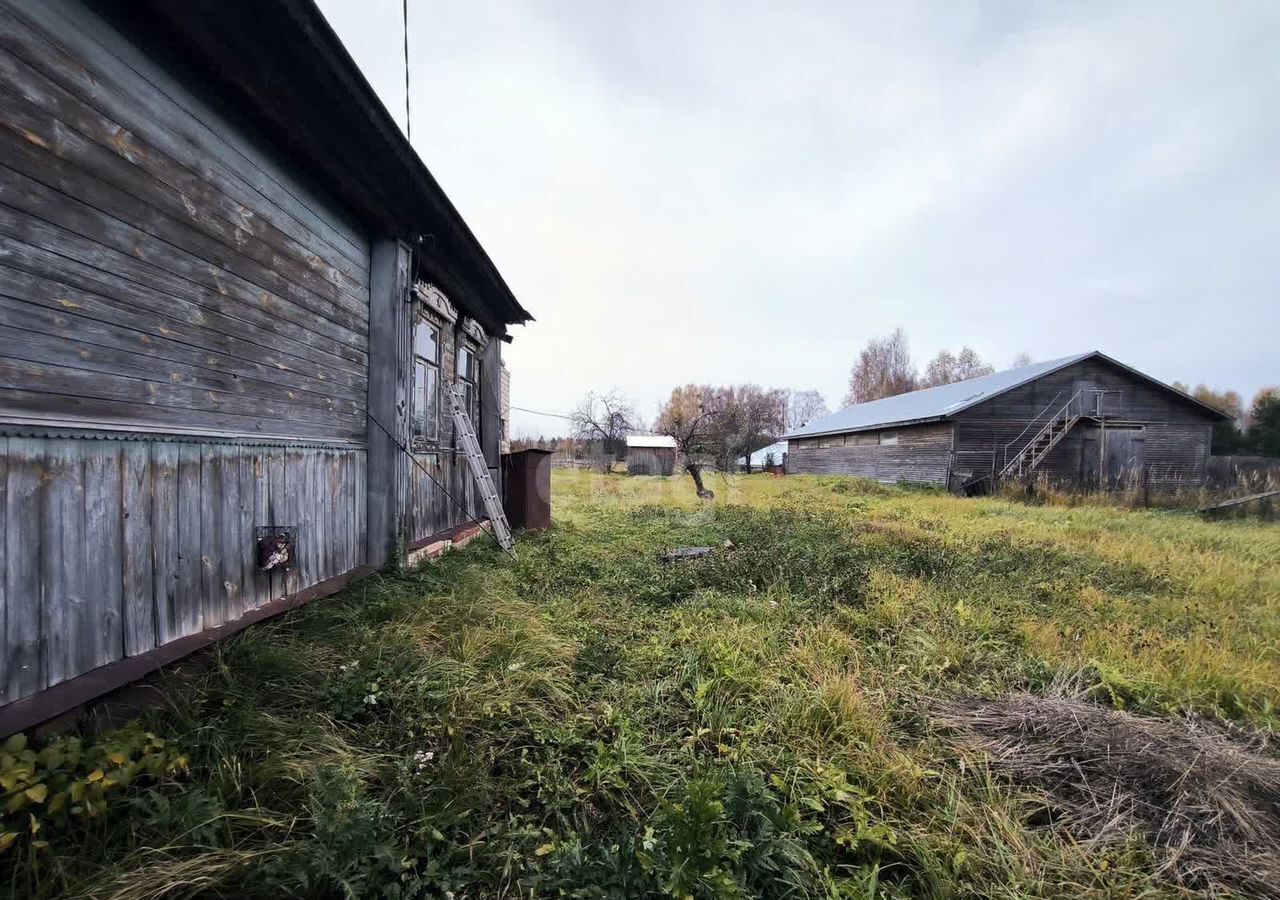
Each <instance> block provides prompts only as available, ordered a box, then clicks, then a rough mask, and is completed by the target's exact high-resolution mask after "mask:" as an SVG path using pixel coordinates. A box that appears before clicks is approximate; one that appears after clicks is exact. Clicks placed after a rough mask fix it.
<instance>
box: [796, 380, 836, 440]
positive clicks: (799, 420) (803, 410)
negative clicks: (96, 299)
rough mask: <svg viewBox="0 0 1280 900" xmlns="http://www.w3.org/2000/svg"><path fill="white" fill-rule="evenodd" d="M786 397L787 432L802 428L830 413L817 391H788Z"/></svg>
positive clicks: (825, 402)
mask: <svg viewBox="0 0 1280 900" xmlns="http://www.w3.org/2000/svg"><path fill="white" fill-rule="evenodd" d="M787 393H788V397H787V430H788V431H793V430H795V429H797V428H803V427H804V426H805V425H807V424H808V423H810V422H812V421H813V420H814V419H820V418H822V417H823V416H825V415H826V414H827V413H829V412H830V410H829V409H827V401H826V400H824V399H823V397H822V394H820V393H819V392H818V391H813V390H809V391H788V392H787Z"/></svg>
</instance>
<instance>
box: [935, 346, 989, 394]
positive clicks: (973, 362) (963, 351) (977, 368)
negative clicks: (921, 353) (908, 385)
mask: <svg viewBox="0 0 1280 900" xmlns="http://www.w3.org/2000/svg"><path fill="white" fill-rule="evenodd" d="M994 371H995V367H994V366H989V365H987V364H986V363H984V362H983V361H982V357H980V356H979V355H978V353H977V351H976V350H974V349H973V348H972V347H967V346H966V347H961V348H960V353H959V354H953V353H952V352H951V351H950V350H946V349H943V350H939V351H938V355H937V356H935V357H934V358H933V359H931V360H929V364H928V365H927V366H925V369H924V378H923V379H922V380H921V382H920V386H921V387H937V386H938V385H942V384H954V383H955V382H957V381H968V380H969V379H970V378H980V377H982V376H983V375H990V374H991V373H992V372H994Z"/></svg>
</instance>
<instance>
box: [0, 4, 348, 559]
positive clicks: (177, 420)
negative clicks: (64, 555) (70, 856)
mask: <svg viewBox="0 0 1280 900" xmlns="http://www.w3.org/2000/svg"><path fill="white" fill-rule="evenodd" d="M198 89H199V88H197V90H198ZM368 311H369V248H368V241H367V238H366V236H365V235H363V234H362V233H361V231H360V229H359V228H358V227H356V226H354V225H352V224H351V223H350V222H349V221H348V220H347V218H346V217H345V215H344V214H343V213H342V212H341V211H340V210H339V209H337V208H336V207H335V206H334V205H333V204H332V203H331V202H329V201H328V200H326V199H325V198H324V197H322V196H321V194H320V193H319V192H318V191H317V190H315V189H313V188H311V187H310V186H308V185H306V184H304V183H303V182H302V180H301V179H300V178H298V177H296V176H294V175H292V174H290V173H289V171H288V164H287V162H284V161H282V160H280V159H279V158H278V157H277V156H276V155H275V154H274V153H273V152H272V151H271V150H269V149H267V148H265V147H264V146H262V145H260V144H259V143H258V142H257V140H256V139H255V138H254V137H253V136H252V135H251V134H250V132H249V130H248V129H246V128H244V127H241V126H240V125H238V124H237V123H235V122H230V121H227V120H226V119H225V118H224V117H223V116H222V115H221V114H220V113H217V112H215V111H214V107H213V105H212V104H210V103H207V102H205V101H204V100H203V99H202V98H200V97H199V96H197V94H196V93H195V92H193V90H192V89H191V88H190V87H189V86H187V85H185V84H184V83H182V81H181V80H179V79H176V78H174V77H173V76H172V75H171V73H169V72H167V71H166V70H164V69H162V68H161V67H159V66H158V65H157V64H156V63H155V62H154V61H153V60H151V59H149V58H148V57H146V56H145V55H144V54H142V53H141V52H140V51H139V50H138V48H136V47H134V46H133V45H131V44H130V43H129V41H127V40H126V39H125V38H124V37H122V36H121V35H120V34H118V33H116V32H115V31H113V30H112V29H111V28H110V27H109V26H107V25H106V24H105V23H103V22H102V21H101V20H99V19H98V18H96V17H95V16H94V15H93V14H92V13H90V12H89V11H88V10H87V9H86V8H85V6H84V5H83V4H81V3H78V2H75V0H47V2H45V0H0V421H6V420H7V421H9V422H14V423H35V422H43V423H51V424H73V425H81V426H92V427H125V428H136V429H144V430H153V431H163V432H169V433H173V432H181V433H190V434H207V433H217V434H227V435H249V436H253V435H261V436H272V437H298V438H305V439H319V440H344V441H345V440H352V441H363V440H364V439H365V428H366V426H365V418H364V410H365V402H366V394H367V378H368V373H367V368H368V350H369V343H368V334H369V329H368V318H369V312H368ZM212 465H213V468H212V469H209V468H206V469H205V471H206V474H207V475H209V477H211V478H212V479H213V480H214V481H215V482H217V483H218V484H220V485H221V484H223V483H225V484H226V485H227V490H228V492H230V493H234V492H235V490H237V489H238V482H236V481H235V480H234V479H233V473H232V472H230V471H229V470H228V471H226V472H223V471H221V469H220V468H219V467H220V466H221V465H222V463H220V462H218V463H213V464H212ZM233 484H235V485H236V487H232V485H233ZM207 524H208V525H209V526H210V527H215V526H216V527H222V526H223V525H224V524H227V523H223V522H221V521H218V522H216V523H215V522H208V523H207ZM228 527H229V525H228ZM234 575H235V572H234V571H230V575H229V577H233V576H234ZM209 577H210V578H212V576H209Z"/></svg>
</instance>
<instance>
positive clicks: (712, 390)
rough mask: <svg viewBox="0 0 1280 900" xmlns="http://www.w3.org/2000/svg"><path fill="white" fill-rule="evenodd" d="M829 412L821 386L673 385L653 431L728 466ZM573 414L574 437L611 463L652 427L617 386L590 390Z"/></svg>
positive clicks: (697, 456) (695, 455) (701, 458)
mask: <svg viewBox="0 0 1280 900" xmlns="http://www.w3.org/2000/svg"><path fill="white" fill-rule="evenodd" d="M828 412H829V410H828V409H827V404H826V401H825V399H824V398H823V396H822V394H821V393H820V392H818V391H816V390H788V389H783V388H762V387H760V386H759V385H755V384H737V385H709V384H688V385H684V386H682V387H677V388H675V389H674V390H672V392H671V396H670V397H669V398H668V399H667V401H666V402H665V403H663V404H662V406H661V408H660V409H659V410H658V416H657V418H656V419H655V420H654V422H653V427H652V430H653V431H654V432H656V433H657V434H666V435H670V436H671V437H672V438H674V439H675V442H676V446H677V447H678V448H679V450H680V451H681V453H683V454H684V456H685V458H686V460H688V461H689V462H691V463H693V464H695V465H697V464H707V463H710V464H714V465H716V466H717V467H721V468H726V469H727V468H731V467H732V465H733V463H734V461H735V460H737V459H738V458H739V457H742V456H746V455H747V454H749V453H751V452H752V451H753V450H756V449H759V448H760V447H762V446H764V445H766V444H770V443H773V442H774V441H776V440H778V439H779V438H780V437H782V435H783V434H785V433H786V432H787V431H789V430H791V429H795V428H799V427H801V426H803V425H804V424H805V423H807V422H810V421H812V420H813V419H816V418H819V417H821V416H825V415H826V414H827V413H828ZM570 419H571V423H572V432H573V436H574V437H575V438H577V439H578V440H582V441H586V442H588V443H591V444H593V445H595V446H598V447H599V448H600V450H601V454H600V456H601V463H602V464H603V465H605V466H608V465H610V464H612V463H613V462H614V461H618V460H621V459H623V458H624V456H625V454H626V440H627V435H628V434H634V433H636V432H641V431H645V430H646V428H645V423H644V420H643V419H642V418H641V417H640V416H639V415H638V414H637V413H636V410H635V407H634V406H633V405H632V404H631V403H630V402H629V401H628V400H627V399H626V398H625V397H624V396H623V395H622V394H621V393H620V392H619V391H618V390H616V389H614V390H611V391H607V392H592V393H589V394H587V395H586V396H585V397H583V399H582V401H581V402H580V403H579V404H578V407H577V408H576V409H575V410H574V411H573V414H572V416H571V417H570ZM691 471H692V470H691Z"/></svg>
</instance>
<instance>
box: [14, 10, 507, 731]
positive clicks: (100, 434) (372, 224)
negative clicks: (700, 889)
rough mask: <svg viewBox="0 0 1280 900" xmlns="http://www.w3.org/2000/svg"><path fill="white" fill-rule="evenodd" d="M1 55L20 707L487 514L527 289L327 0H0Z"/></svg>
mask: <svg viewBox="0 0 1280 900" xmlns="http://www.w3.org/2000/svg"><path fill="white" fill-rule="evenodd" d="M0 67H3V79H4V86H5V90H4V91H2V92H0V119H2V120H3V124H4V127H3V128H0V573H3V575H2V577H0V733H7V732H11V731H14V730H17V729H21V728H24V727H27V726H28V725H30V724H32V723H34V722H37V721H40V720H42V719H46V718H48V717H50V716H52V715H55V714H58V713H59V712H61V711H63V710H65V709H68V708H70V707H72V706H73V705H75V704H77V703H80V702H83V701H84V700H86V699H88V698H90V697H92V696H94V695H97V694H99V693H102V692H104V691H106V690H109V689H111V688H113V687H116V686H118V685H120V684H123V683H126V682H127V681H129V680H132V679H134V678H136V677H138V676H139V675H142V674H144V673H146V672H147V671H149V670H151V669H154V668H155V667H157V666H159V665H161V664H163V663H165V662H167V661H169V660H172V659H175V658H177V657H179V656H181V655H183V654H185V653H188V652H191V651H192V650H194V649H197V648H198V647H200V646H203V645H204V644H207V643H208V642H209V641H211V640H213V639H215V638H217V637H220V636H222V635H225V634H228V633H231V632H233V631H235V630H238V629H240V628H242V627H244V626H245V625H246V624H248V623H250V622H252V621H255V620H257V619H261V618H263V617H265V616H267V615H270V614H272V613H275V612H279V611H281V610H283V609H285V608H288V606H290V605H292V604H295V603H297V602H301V601H303V600H306V599H309V598H311V597H315V596H320V595H323V594H326V593H331V592H333V591H335V590H337V589H339V588H340V587H342V586H343V585H344V584H346V583H347V582H349V581H350V580H351V579H353V578H355V577H358V576H360V575H362V574H365V573H367V572H370V571H372V570H374V569H377V568H379V567H382V566H384V565H385V564H387V563H388V562H389V561H390V560H392V558H393V557H397V556H404V555H405V554H406V551H408V550H411V549H413V548H415V547H421V546H424V545H427V544H429V543H430V542H432V541H435V540H438V539H439V537H440V536H441V535H448V534H453V533H456V531H457V530H458V529H463V528H467V527H474V523H475V522H477V521H478V520H479V519H480V518H481V517H482V515H483V514H482V512H481V509H480V506H479V505H478V504H477V499H476V492H475V483H474V479H473V478H472V476H471V474H470V473H469V471H468V470H467V467H466V465H465V464H464V462H463V459H462V457H461V456H460V455H459V450H458V442H457V441H456V440H455V435H454V433H453V428H452V427H451V424H450V423H451V418H450V413H449V410H448V407H447V405H446V402H445V401H446V399H447V398H446V395H445V394H444V391H445V390H446V387H447V386H448V385H451V384H459V385H462V386H463V387H462V389H461V391H460V394H461V395H462V396H463V397H464V398H465V405H466V407H467V409H468V413H469V416H470V419H471V422H472V423H474V428H475V431H476V432H477V434H478V437H479V444H480V446H481V448H482V451H483V456H484V461H485V463H487V465H488V467H489V470H490V471H491V472H492V473H495V475H496V473H497V472H498V470H499V458H498V450H499V441H500V439H501V437H502V435H501V430H502V429H501V424H502V423H501V412H500V407H501V401H500V396H499V387H500V378H501V376H500V371H501V346H502V343H503V341H504V340H507V339H508V328H509V326H511V325H513V324H517V323H522V322H525V321H526V320H528V319H530V318H531V317H530V316H529V315H528V313H526V312H525V310H524V309H522V308H521V306H520V304H519V303H518V302H517V301H516V299H515V297H514V296H513V295H512V293H511V291H510V290H509V289H508V287H507V286H506V284H505V283H504V282H503V280H502V277H501V275H500V274H499V273H498V271H497V269H496V268H495V267H494V265H493V263H492V262H491V261H490V259H489V257H488V256H487V255H486V254H485V251H484V250H483V248H482V247H481V246H480V244H479V243H478V242H477V240H476V238H475V237H474V235H473V234H472V233H471V231H470V230H469V229H468V227H467V225H466V223H465V222H464V221H463V220H462V218H461V216H460V215H459V214H458V212H457V210H456V209H454V207H453V205H452V204H451V203H450V202H449V200H448V198H447V197H446V196H445V195H444V193H443V192H442V191H441V189H440V187H439V185H438V184H437V183H436V181H435V180H434V178H433V177H432V176H431V174H430V173H429V172H428V171H427V169H426V167H425V166H424V165H423V164H422V162H421V161H420V160H419V159H418V157H417V156H416V155H415V153H414V151H413V150H412V148H411V147H410V145H409V144H408V142H407V141H406V140H405V138H404V136H403V135H402V133H401V131H400V129H399V127H398V126H397V125H396V123H395V121H394V120H393V118H392V117H391V115H390V114H389V113H388V112H387V110H386V109H385V108H384V107H383V106H382V104H381V103H380V102H379V100H378V99H377V97H376V95H375V94H374V92H373V90H372V88H371V87H370V86H369V84H368V83H367V82H366V81H365V79H364V78H363V76H362V75H361V74H360V71H359V70H358V68H357V67H356V65H355V64H354V62H353V61H352V60H351V58H350V56H349V55H348V54H347V52H346V50H345V49H344V48H343V46H342V44H341V42H340V41H339V40H338V38H337V37H336V35H335V34H334V33H333V31H332V30H331V29H330V27H329V26H328V24H327V23H326V22H325V20H324V17H323V16H322V15H321V13H320V12H319V10H318V9H317V7H316V6H315V5H314V3H313V2H312V0H232V2H224V0H188V2H182V3H170V2H167V0H0ZM410 452H411V453H412V454H413V459H411V458H410V457H409V455H408V454H409V453H410ZM415 460H416V462H415ZM281 551H283V552H281Z"/></svg>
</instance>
